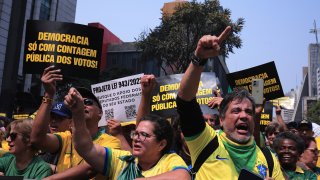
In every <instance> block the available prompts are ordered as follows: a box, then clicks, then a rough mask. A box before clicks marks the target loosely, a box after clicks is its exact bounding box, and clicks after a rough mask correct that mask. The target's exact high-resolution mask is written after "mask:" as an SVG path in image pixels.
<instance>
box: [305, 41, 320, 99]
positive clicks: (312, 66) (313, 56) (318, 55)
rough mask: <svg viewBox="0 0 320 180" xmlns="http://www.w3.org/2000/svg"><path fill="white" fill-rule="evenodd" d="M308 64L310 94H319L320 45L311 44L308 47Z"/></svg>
mask: <svg viewBox="0 0 320 180" xmlns="http://www.w3.org/2000/svg"><path fill="white" fill-rule="evenodd" d="M308 65H309V70H308V74H309V78H308V83H309V96H311V97H313V96H317V94H318V93H317V69H318V68H319V67H320V45H319V44H318V43H316V44H309V49H308Z"/></svg>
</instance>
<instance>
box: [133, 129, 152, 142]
mask: <svg viewBox="0 0 320 180" xmlns="http://www.w3.org/2000/svg"><path fill="white" fill-rule="evenodd" d="M136 136H138V138H139V139H140V141H141V142H143V141H145V140H146V138H147V137H148V138H149V137H152V136H153V137H156V136H154V135H150V134H148V133H146V132H138V131H131V133H130V137H131V139H134V137H136Z"/></svg>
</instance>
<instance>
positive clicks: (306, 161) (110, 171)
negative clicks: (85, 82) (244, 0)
mask: <svg viewBox="0 0 320 180" xmlns="http://www.w3.org/2000/svg"><path fill="white" fill-rule="evenodd" d="M229 31H230V27H227V28H226V29H225V31H224V32H223V33H222V34H221V35H220V36H219V37H216V36H209V35H208V36H204V37H202V38H201V39H200V40H199V42H198V45H197V49H196V50H195V57H194V58H195V59H193V60H192V63H190V66H189V68H188V69H187V71H186V72H185V74H184V76H183V79H182V81H181V85H180V89H179V92H178V95H177V99H176V102H177V114H176V116H172V117H170V118H165V117H160V116H157V115H154V114H152V113H151V112H150V102H151V92H152V90H153V89H154V88H155V86H156V83H157V82H156V78H155V76H153V75H143V76H142V77H141V81H140V82H141V90H142V92H141V101H140V105H139V108H138V112H137V117H136V119H137V120H136V122H134V123H133V124H130V125H126V126H122V125H121V123H120V121H121V120H120V119H102V121H104V120H105V121H107V125H106V127H98V123H99V121H100V120H101V117H102V114H103V113H102V107H101V104H100V102H99V100H98V99H97V97H96V96H95V95H94V94H93V93H92V92H91V91H90V90H88V89H86V88H83V87H72V88H70V90H69V92H68V93H67V94H66V95H65V99H64V102H55V101H54V98H55V93H56V88H57V87H56V86H57V82H58V81H62V80H63V76H62V75H61V74H60V70H59V69H55V68H54V66H50V67H47V68H46V69H45V70H44V72H43V74H42V77H41V81H42V84H43V87H44V89H45V94H44V97H43V100H42V103H41V105H40V107H39V109H38V110H37V113H36V116H35V118H34V119H22V120H14V121H10V120H8V119H0V125H1V128H0V132H1V136H0V137H1V138H2V139H1V140H2V141H1V142H2V143H1V144H2V146H1V151H0V153H1V158H0V172H1V175H3V176H24V178H26V179H140V178H141V179H142V178H146V177H148V178H150V179H238V178H240V177H242V178H250V177H249V176H248V175H243V173H244V172H245V171H246V172H250V173H252V174H253V176H255V178H260V179H317V178H318V177H319V179H320V169H319V168H320V161H318V155H319V151H318V146H320V137H313V135H314V133H313V130H312V123H311V122H309V121H305V120H302V121H301V122H299V123H296V122H290V123H288V124H285V123H284V121H283V119H282V117H281V107H280V106H276V107H275V109H276V118H275V119H274V120H273V121H272V122H271V123H269V124H268V125H267V127H266V128H265V132H264V133H260V132H259V131H257V126H259V121H260V117H261V116H259V115H261V112H262V107H263V104H255V102H254V100H253V98H252V97H251V95H250V94H249V92H248V91H247V90H245V89H234V91H233V92H232V93H230V94H227V95H226V96H224V97H221V96H220V94H219V92H216V93H215V97H213V98H212V100H211V101H210V102H209V103H208V106H209V107H210V108H217V109H218V111H219V114H202V112H201V109H200V106H199V104H198V103H197V101H196V99H195V95H196V93H197V90H198V85H199V80H200V75H201V72H202V71H203V65H204V64H203V63H205V62H204V61H206V60H205V59H207V58H208V57H214V56H216V55H218V54H219V51H220V46H219V45H220V44H221V43H223V41H224V39H225V38H226V37H227V35H228V33H229Z"/></svg>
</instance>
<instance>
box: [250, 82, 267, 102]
mask: <svg viewBox="0 0 320 180" xmlns="http://www.w3.org/2000/svg"><path fill="white" fill-rule="evenodd" d="M263 83H264V81H263V79H252V84H251V85H252V97H253V99H254V102H255V103H256V104H263Z"/></svg>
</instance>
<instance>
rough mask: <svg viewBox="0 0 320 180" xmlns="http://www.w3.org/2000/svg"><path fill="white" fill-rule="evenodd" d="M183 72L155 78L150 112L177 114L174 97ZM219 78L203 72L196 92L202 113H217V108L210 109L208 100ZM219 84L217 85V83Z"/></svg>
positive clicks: (164, 115)
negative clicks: (155, 83) (155, 82)
mask: <svg viewBox="0 0 320 180" xmlns="http://www.w3.org/2000/svg"><path fill="white" fill-rule="evenodd" d="M182 76H183V74H174V75H169V76H163V77H159V78H156V80H157V87H156V88H155V90H154V91H153V92H152V98H151V107H150V108H151V113H154V114H158V115H160V116H163V117H171V116H175V115H177V112H176V107H177V104H176V97H177V93H178V89H179V87H180V82H181V79H182ZM218 84H219V80H218V78H217V77H216V75H215V73H209V72H203V73H202V74H201V79H200V83H199V89H198V92H197V95H196V97H197V101H198V103H199V104H200V107H201V110H202V112H203V113H204V114H218V112H217V109H210V108H209V107H208V102H209V101H210V100H211V98H212V97H213V96H214V94H213V90H215V89H216V88H217V85H218ZM218 86H219V85H218Z"/></svg>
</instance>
